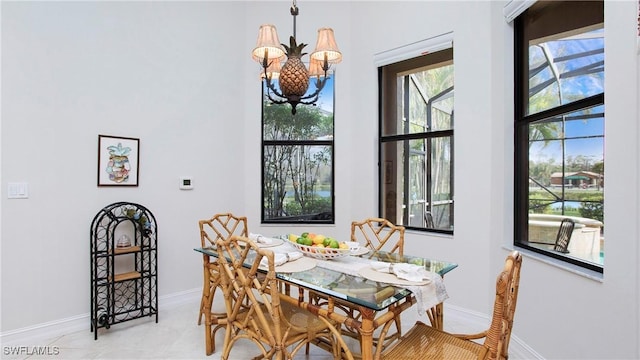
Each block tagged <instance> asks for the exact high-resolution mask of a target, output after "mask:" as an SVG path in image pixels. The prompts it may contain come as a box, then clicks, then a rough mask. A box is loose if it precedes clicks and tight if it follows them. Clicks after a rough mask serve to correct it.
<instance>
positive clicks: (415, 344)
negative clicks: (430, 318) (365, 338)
mask: <svg viewBox="0 0 640 360" xmlns="http://www.w3.org/2000/svg"><path fill="white" fill-rule="evenodd" d="M521 266H522V255H521V254H520V253H519V252H518V251H513V252H511V253H510V254H509V255H508V256H507V258H506V260H505V264H504V268H503V270H502V271H501V272H500V274H499V275H498V278H497V280H496V296H495V300H494V305H493V315H492V318H491V325H490V326H489V328H488V329H487V330H486V331H483V332H480V333H477V334H450V333H447V332H444V331H440V330H437V329H435V328H433V327H430V326H427V325H425V324H423V323H422V322H420V321H418V322H416V324H415V325H414V326H413V327H412V328H411V330H409V331H408V332H407V333H406V334H405V335H404V336H403V337H402V338H401V339H400V340H399V341H398V342H396V343H395V344H393V345H392V346H391V347H390V348H389V349H388V351H387V352H385V353H384V354H383V355H382V358H383V359H387V360H396V359H397V360H400V359H402V360H410V359H416V360H417V359H420V360H422V359H500V360H506V359H507V358H508V354H509V342H510V340H511V332H512V329H513V317H514V314H515V310H516V303H517V300H518V290H519V287H520V268H521ZM482 338H484V342H483V343H482V344H480V343H478V342H476V341H473V340H477V339H482Z"/></svg>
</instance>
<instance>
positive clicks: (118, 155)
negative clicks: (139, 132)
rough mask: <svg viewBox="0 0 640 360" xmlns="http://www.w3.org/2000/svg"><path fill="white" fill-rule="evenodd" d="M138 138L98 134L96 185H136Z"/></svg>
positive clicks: (138, 164)
mask: <svg viewBox="0 0 640 360" xmlns="http://www.w3.org/2000/svg"><path fill="white" fill-rule="evenodd" d="M139 171H140V139H137V138H131V137H124V136H111V135H98V186H138V179H139Z"/></svg>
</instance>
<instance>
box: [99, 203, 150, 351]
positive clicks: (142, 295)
mask: <svg viewBox="0 0 640 360" xmlns="http://www.w3.org/2000/svg"><path fill="white" fill-rule="evenodd" d="M122 236H126V237H128V238H129V239H130V245H129V246H126V247H118V245H119V241H118V239H119V238H120V237H122ZM157 240H158V226H157V224H156V219H155V217H154V216H153V214H152V213H151V211H149V209H147V208H145V207H144V206H142V205H139V204H135V203H130V202H117V203H113V204H111V205H108V206H106V207H104V208H102V209H101V210H100V211H99V212H98V213H97V214H96V216H95V217H94V218H93V221H92V223H91V249H90V254H91V286H90V287H91V331H92V332H93V333H94V339H96V340H97V339H98V329H100V328H107V329H108V328H109V327H111V325H114V324H118V323H121V322H125V321H129V320H133V319H138V318H141V317H151V316H155V322H156V323H157V322H158V247H157V244H158V242H157Z"/></svg>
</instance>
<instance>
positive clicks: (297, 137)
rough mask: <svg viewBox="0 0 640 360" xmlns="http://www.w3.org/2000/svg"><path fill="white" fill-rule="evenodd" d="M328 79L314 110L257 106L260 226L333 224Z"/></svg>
mask: <svg viewBox="0 0 640 360" xmlns="http://www.w3.org/2000/svg"><path fill="white" fill-rule="evenodd" d="M333 76H334V75H332V76H331V78H329V79H328V80H327V83H326V85H325V87H324V88H323V90H322V92H321V94H320V98H319V99H320V100H319V101H318V105H317V106H306V105H300V106H298V108H297V112H296V114H295V115H291V107H290V106H289V105H273V104H271V103H270V102H269V100H268V99H267V98H266V96H265V95H264V94H265V92H264V85H263V107H262V158H263V162H262V184H263V187H262V204H263V210H262V222H263V223H292V224H300V223H324V224H333V223H334V218H335V217H334V203H333V199H334V196H333V169H334V167H333V158H334V152H333V112H334V110H333V99H334V98H333V84H334V81H333Z"/></svg>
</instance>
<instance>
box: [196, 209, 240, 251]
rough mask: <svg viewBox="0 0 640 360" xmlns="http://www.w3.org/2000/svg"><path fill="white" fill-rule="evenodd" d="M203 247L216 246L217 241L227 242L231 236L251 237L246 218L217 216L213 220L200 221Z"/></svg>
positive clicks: (228, 215) (227, 215)
mask: <svg viewBox="0 0 640 360" xmlns="http://www.w3.org/2000/svg"><path fill="white" fill-rule="evenodd" d="M198 226H199V228H200V242H201V246H202V247H207V246H215V245H216V241H218V240H226V239H228V238H230V237H231V235H240V236H245V237H246V236H249V229H248V226H247V217H246V216H236V215H234V214H232V213H220V214H215V215H213V217H212V218H211V219H207V220H200V221H198Z"/></svg>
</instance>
